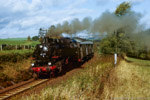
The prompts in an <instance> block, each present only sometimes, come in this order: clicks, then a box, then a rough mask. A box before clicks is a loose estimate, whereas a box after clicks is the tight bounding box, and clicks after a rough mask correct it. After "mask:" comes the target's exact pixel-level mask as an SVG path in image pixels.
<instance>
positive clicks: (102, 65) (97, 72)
mask: <svg viewBox="0 0 150 100" xmlns="http://www.w3.org/2000/svg"><path fill="white" fill-rule="evenodd" d="M112 59H113V56H111V55H107V56H104V55H98V54H95V56H94V57H93V58H92V59H91V60H89V61H88V62H86V63H84V64H83V65H82V66H81V69H80V70H78V71H76V72H75V73H74V74H73V75H69V76H71V77H68V78H67V80H62V81H61V82H60V83H59V84H53V85H52V84H49V85H47V86H46V87H45V88H43V89H41V90H40V91H38V93H37V92H34V93H32V94H30V95H28V96H22V98H19V99H23V100H26V99H28V100H34V99H43V100H45V99H47V100H53V99H56V100H57V99H67V100H70V99H99V98H100V97H101V94H102V92H103V89H104V83H105V81H107V79H108V77H109V73H110V71H111V70H112V69H113V68H114V65H113V62H112ZM17 99H18V98H17ZM17 99H16V100H17Z"/></svg>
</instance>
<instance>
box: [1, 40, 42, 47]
mask: <svg viewBox="0 0 150 100" xmlns="http://www.w3.org/2000/svg"><path fill="white" fill-rule="evenodd" d="M38 43H39V42H38V41H27V38H10V39H0V45H1V44H8V45H33V46H35V45H36V44H38Z"/></svg>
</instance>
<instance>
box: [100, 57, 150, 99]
mask: <svg viewBox="0 0 150 100" xmlns="http://www.w3.org/2000/svg"><path fill="white" fill-rule="evenodd" d="M128 59H129V60H131V61H133V62H134V63H127V62H125V61H121V63H120V65H119V66H117V67H116V68H115V69H114V70H113V71H112V72H111V73H110V77H109V79H108V81H107V82H106V83H105V85H104V91H103V93H102V95H101V99H103V100H106V99H110V100H138V99H143V100H149V99H150V66H149V65H147V64H146V66H145V65H142V64H145V62H146V63H148V62H147V61H144V60H138V59H133V58H128ZM136 63H137V64H136ZM139 64H140V65H139ZM148 64H149V63H148Z"/></svg>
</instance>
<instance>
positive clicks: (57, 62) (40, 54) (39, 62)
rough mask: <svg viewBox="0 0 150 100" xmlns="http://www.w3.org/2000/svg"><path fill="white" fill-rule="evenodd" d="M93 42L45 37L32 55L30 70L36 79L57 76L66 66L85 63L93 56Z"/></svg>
mask: <svg viewBox="0 0 150 100" xmlns="http://www.w3.org/2000/svg"><path fill="white" fill-rule="evenodd" d="M93 54H94V53H93V42H91V41H86V40H84V39H81V38H59V39H53V38H48V37H45V38H44V39H43V42H42V43H41V44H38V45H37V46H36V48H35V51H34V53H33V57H32V58H33V63H32V64H31V68H30V70H31V71H32V72H33V73H35V74H36V75H37V76H38V77H40V76H41V75H43V74H47V75H57V74H58V73H61V72H62V70H65V69H63V68H64V67H63V66H65V65H66V64H69V63H78V62H82V61H85V60H86V59H88V58H91V57H92V56H93Z"/></svg>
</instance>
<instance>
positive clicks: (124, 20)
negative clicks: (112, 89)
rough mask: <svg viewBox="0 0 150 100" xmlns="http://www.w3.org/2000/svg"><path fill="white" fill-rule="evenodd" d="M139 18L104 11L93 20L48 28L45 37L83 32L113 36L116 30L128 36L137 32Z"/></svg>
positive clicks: (66, 22)
mask: <svg viewBox="0 0 150 100" xmlns="http://www.w3.org/2000/svg"><path fill="white" fill-rule="evenodd" d="M140 18H141V15H140V14H138V13H135V12H132V13H129V14H126V15H125V16H120V17H118V16H116V15H115V14H114V13H110V12H108V11H106V12H104V13H103V14H102V15H101V16H100V17H98V18H96V19H94V20H92V19H91V18H90V17H86V18H84V19H83V20H82V21H80V20H79V19H77V18H76V19H74V20H72V21H71V22H68V21H65V22H64V23H63V24H58V25H56V26H54V27H50V28H49V31H48V33H47V35H46V36H53V35H61V34H62V33H67V34H69V35H72V34H76V33H79V32H81V31H84V30H86V31H87V32H88V33H93V34H95V33H101V34H102V33H104V32H107V34H113V33H114V31H116V30H118V29H122V30H123V31H124V32H125V33H127V34H130V33H135V32H136V31H137V30H138V27H139V19H140Z"/></svg>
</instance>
